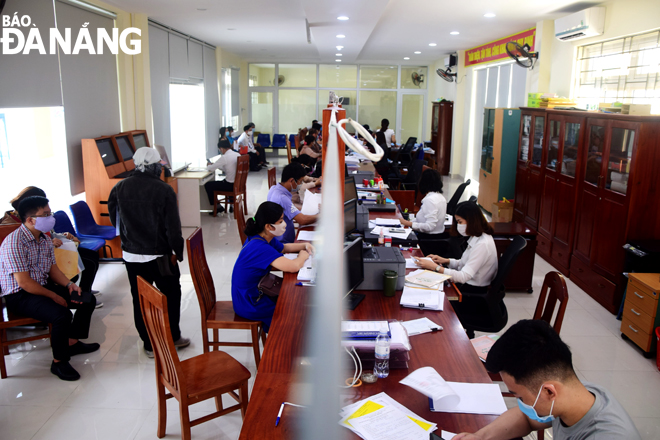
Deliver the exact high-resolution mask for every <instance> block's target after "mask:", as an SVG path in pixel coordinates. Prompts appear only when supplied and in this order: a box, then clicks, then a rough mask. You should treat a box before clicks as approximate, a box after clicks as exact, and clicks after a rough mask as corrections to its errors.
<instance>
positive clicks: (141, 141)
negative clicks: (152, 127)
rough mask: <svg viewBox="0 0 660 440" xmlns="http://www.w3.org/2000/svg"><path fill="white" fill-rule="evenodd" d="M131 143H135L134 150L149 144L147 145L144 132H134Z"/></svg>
mask: <svg viewBox="0 0 660 440" xmlns="http://www.w3.org/2000/svg"><path fill="white" fill-rule="evenodd" d="M133 144H135V151H137V149H138V148H142V147H148V146H149V145H147V138H146V136H145V135H144V133H137V134H134V135H133Z"/></svg>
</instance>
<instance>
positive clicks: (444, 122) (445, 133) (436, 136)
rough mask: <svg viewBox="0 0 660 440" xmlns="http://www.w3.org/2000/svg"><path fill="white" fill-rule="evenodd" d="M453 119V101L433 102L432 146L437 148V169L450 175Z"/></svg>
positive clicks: (444, 174) (445, 174)
mask: <svg viewBox="0 0 660 440" xmlns="http://www.w3.org/2000/svg"><path fill="white" fill-rule="evenodd" d="M453 121H454V102H453V101H442V102H434V103H433V111H432V114H431V148H433V150H435V163H436V167H437V170H438V171H439V172H440V174H442V175H443V176H448V175H449V169H450V168H449V166H450V164H451V134H452V126H453Z"/></svg>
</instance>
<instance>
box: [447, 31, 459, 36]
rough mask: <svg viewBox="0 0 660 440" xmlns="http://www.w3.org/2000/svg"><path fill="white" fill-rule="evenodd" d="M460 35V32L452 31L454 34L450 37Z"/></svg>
mask: <svg viewBox="0 0 660 440" xmlns="http://www.w3.org/2000/svg"><path fill="white" fill-rule="evenodd" d="M459 34H460V32H458V31H452V32H450V33H449V35H459Z"/></svg>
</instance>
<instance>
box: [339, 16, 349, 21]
mask: <svg viewBox="0 0 660 440" xmlns="http://www.w3.org/2000/svg"><path fill="white" fill-rule="evenodd" d="M337 20H341V21H346V20H348V17H347V16H345V15H340V16H339V17H337Z"/></svg>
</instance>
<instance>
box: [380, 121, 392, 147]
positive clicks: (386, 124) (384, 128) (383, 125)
mask: <svg viewBox="0 0 660 440" xmlns="http://www.w3.org/2000/svg"><path fill="white" fill-rule="evenodd" d="M376 133H383V134H384V135H385V142H386V143H387V148H392V144H394V145H396V136H395V135H394V130H392V129H391V128H390V121H389V120H387V119H383V120H382V121H380V130H378V131H377V132H376Z"/></svg>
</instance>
